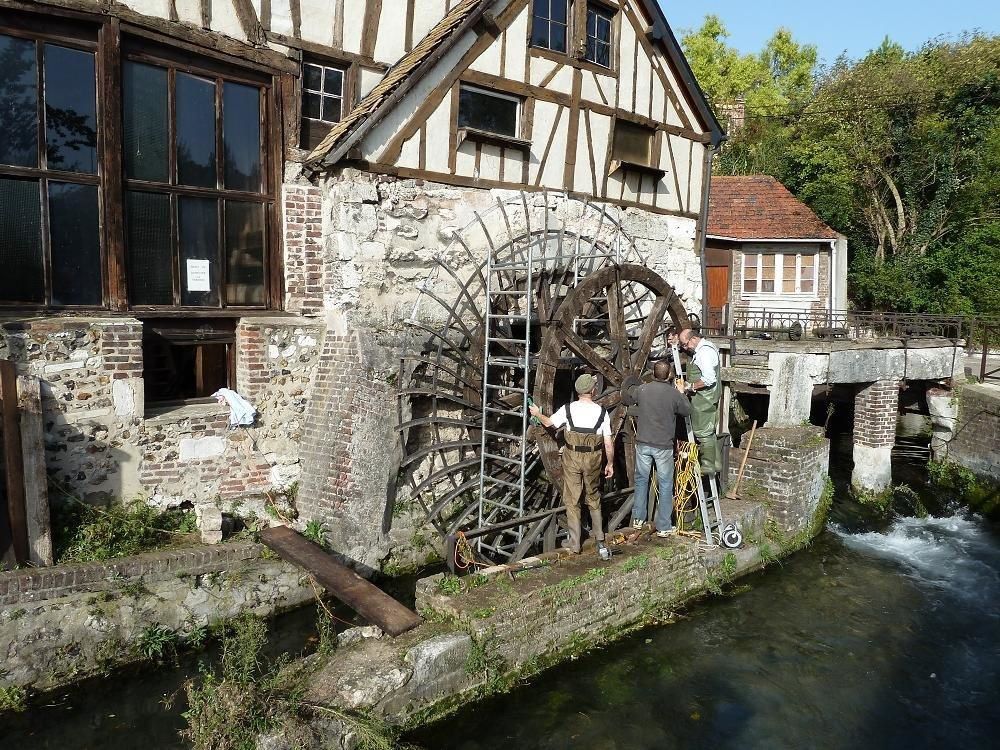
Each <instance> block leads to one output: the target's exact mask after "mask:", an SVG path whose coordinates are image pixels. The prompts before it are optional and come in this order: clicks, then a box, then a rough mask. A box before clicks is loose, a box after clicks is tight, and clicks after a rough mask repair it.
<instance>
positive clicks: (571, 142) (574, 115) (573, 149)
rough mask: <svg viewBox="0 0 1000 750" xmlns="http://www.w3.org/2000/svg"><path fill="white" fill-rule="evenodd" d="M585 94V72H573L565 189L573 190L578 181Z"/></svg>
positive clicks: (564, 176) (564, 179)
mask: <svg viewBox="0 0 1000 750" xmlns="http://www.w3.org/2000/svg"><path fill="white" fill-rule="evenodd" d="M582 92H583V71H582V70H574V71H573V100H572V103H571V104H570V107H569V129H568V130H567V131H566V166H565V167H564V168H563V189H564V190H568V191H569V190H572V189H573V182H574V180H575V179H576V155H577V151H578V150H579V144H578V143H577V141H578V140H579V135H580V96H581V95H582Z"/></svg>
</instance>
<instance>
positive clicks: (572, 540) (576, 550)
mask: <svg viewBox="0 0 1000 750" xmlns="http://www.w3.org/2000/svg"><path fill="white" fill-rule="evenodd" d="M566 528H567V529H568V530H569V537H568V538H567V539H566V540H565V541H564V542H563V544H562V546H563V548H564V549H568V550H569V551H570V552H572V553H573V554H574V555H579V554H580V517H579V516H577V517H576V518H569V517H567V519H566Z"/></svg>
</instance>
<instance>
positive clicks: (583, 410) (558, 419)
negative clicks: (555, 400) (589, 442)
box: [551, 401, 611, 437]
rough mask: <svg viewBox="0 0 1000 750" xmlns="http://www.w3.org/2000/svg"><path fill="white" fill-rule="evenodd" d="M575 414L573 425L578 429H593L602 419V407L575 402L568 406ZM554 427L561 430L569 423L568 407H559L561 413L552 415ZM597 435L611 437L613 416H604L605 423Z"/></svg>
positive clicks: (592, 403)
mask: <svg viewBox="0 0 1000 750" xmlns="http://www.w3.org/2000/svg"><path fill="white" fill-rule="evenodd" d="M568 406H569V408H570V410H571V411H572V414H573V424H574V425H575V426H576V427H583V428H585V429H587V428H590V427H593V426H594V425H596V424H597V420H598V419H600V417H601V405H600V404H595V403H594V402H593V401H574V402H573V403H572V404H569V405H568ZM551 419H552V426H553V427H555V428H556V429H559V428H560V427H562V426H563V425H564V424H567V423H568V421H569V420H568V419H566V406H561V407H559V411H557V412H556V413H555V414H553V415H552V417H551ZM597 434H598V435H600V436H602V437H611V416H610V415H608V414H605V415H604V421H603V422H601V427H600V429H599V430H598V431H597Z"/></svg>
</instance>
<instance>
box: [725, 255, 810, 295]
mask: <svg viewBox="0 0 1000 750" xmlns="http://www.w3.org/2000/svg"><path fill="white" fill-rule="evenodd" d="M816 258H817V256H816V254H815V253H745V254H744V255H743V292H744V293H745V294H774V293H775V292H777V291H780V293H781V294H797V295H814V294H815V293H816V271H817V260H816Z"/></svg>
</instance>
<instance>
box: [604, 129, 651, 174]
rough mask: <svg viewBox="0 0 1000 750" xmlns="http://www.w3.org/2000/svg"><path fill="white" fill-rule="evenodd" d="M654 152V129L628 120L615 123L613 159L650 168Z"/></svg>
mask: <svg viewBox="0 0 1000 750" xmlns="http://www.w3.org/2000/svg"><path fill="white" fill-rule="evenodd" d="M652 150H653V129H652V128H647V127H643V126H642V125H636V124H635V123H631V122H628V121H627V120H616V121H615V136H614V143H613V145H612V149H611V158H612V159H613V160H615V161H620V162H628V163H630V164H639V165H643V166H649V165H650V164H651V158H650V155H651V153H652Z"/></svg>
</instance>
